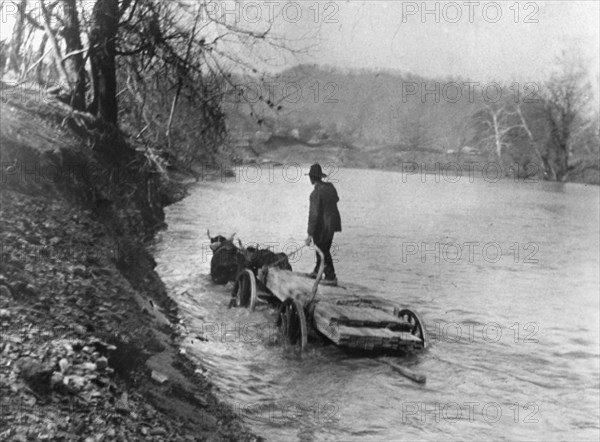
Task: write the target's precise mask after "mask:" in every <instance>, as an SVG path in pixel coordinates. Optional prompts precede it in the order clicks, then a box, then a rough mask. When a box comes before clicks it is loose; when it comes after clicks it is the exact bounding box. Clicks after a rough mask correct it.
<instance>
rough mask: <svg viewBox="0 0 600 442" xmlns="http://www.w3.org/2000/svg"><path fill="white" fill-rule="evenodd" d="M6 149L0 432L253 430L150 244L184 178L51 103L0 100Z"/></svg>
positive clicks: (0, 261)
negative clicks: (187, 330)
mask: <svg viewBox="0 0 600 442" xmlns="http://www.w3.org/2000/svg"><path fill="white" fill-rule="evenodd" d="M0 149H1V159H0V162H1V165H2V169H1V171H2V176H1V182H0V185H1V186H2V187H1V192H0V235H1V240H0V247H1V250H0V251H1V255H0V327H1V329H0V332H1V339H0V397H1V399H0V440H2V441H5V440H7V441H8V440H16V441H25V440H67V441H70V440H73V441H75V440H77V441H109V440H110V441H112V440H118V441H136V440H139V441H193V440H215V441H221V440H258V438H256V437H255V436H253V435H252V434H250V433H249V432H248V430H247V429H246V428H245V426H244V425H243V422H242V421H241V419H240V417H239V416H237V415H235V414H234V413H233V411H232V409H231V408H230V407H228V406H226V405H224V404H223V403H221V402H219V401H218V400H217V398H216V396H215V394H214V387H213V386H212V385H211V383H210V380H208V379H206V378H205V377H204V376H203V375H202V368H201V367H196V366H194V365H193V364H192V363H191V362H190V360H189V359H187V357H186V356H185V354H183V352H182V351H181V350H180V349H179V348H178V347H177V341H178V337H179V336H180V334H179V333H180V329H181V328H180V326H179V325H178V323H179V319H178V316H177V306H176V304H175V303H174V302H173V301H172V300H171V299H170V298H169V297H168V295H167V293H166V290H165V287H164V285H163V283H162V281H161V280H160V278H159V277H158V275H157V274H156V272H155V271H154V267H155V265H156V264H155V262H154V260H153V258H152V256H151V255H150V254H149V253H148V252H147V250H146V245H147V244H148V241H150V240H151V238H152V237H153V235H154V234H155V233H156V231H157V230H158V229H160V228H162V227H164V213H163V208H164V207H165V206H166V205H168V204H169V203H171V202H173V201H175V200H177V199H178V198H181V197H182V196H183V195H184V191H183V190H182V188H181V187H180V186H178V185H175V184H173V181H171V180H166V179H165V177H164V176H162V175H161V174H159V173H157V170H156V168H155V166H154V165H153V164H152V163H151V162H150V161H148V160H147V159H146V156H144V155H143V152H141V151H140V149H137V150H136V149H135V148H133V147H132V146H130V145H128V144H127V143H126V142H125V141H124V137H123V135H122V134H120V133H118V132H115V131H110V130H107V128H101V127H99V126H97V123H94V122H93V121H92V120H91V119H90V118H89V117H88V116H86V115H84V114H77V113H73V112H71V111H70V110H69V108H67V107H66V106H64V105H61V104H59V103H48V102H47V103H32V102H23V101H9V102H7V103H1V104H0Z"/></svg>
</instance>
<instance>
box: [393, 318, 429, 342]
mask: <svg viewBox="0 0 600 442" xmlns="http://www.w3.org/2000/svg"><path fill="white" fill-rule="evenodd" d="M398 317H399V318H400V319H402V320H403V321H405V322H406V323H408V324H410V334H411V335H413V336H416V337H418V338H420V339H421V342H423V348H426V347H427V345H428V344H429V339H427V331H426V327H425V321H423V320H422V319H421V317H420V316H419V314H418V313H417V312H416V311H414V310H409V309H403V310H400V311H399V312H398Z"/></svg>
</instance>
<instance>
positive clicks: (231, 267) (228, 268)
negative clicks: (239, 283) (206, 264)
mask: <svg viewBox="0 0 600 442" xmlns="http://www.w3.org/2000/svg"><path fill="white" fill-rule="evenodd" d="M206 234H207V235H208V238H209V239H210V248H211V250H212V251H213V256H212V259H211V260H210V276H211V278H212V280H213V282H214V283H215V284H221V285H222V284H227V283H228V282H229V281H235V278H236V276H237V274H238V271H239V270H240V267H241V266H243V264H244V261H245V256H244V254H243V253H241V252H240V250H239V249H238V248H237V247H236V246H235V244H234V243H233V237H234V236H235V233H234V234H233V235H231V236H230V237H229V238H225V237H224V236H222V235H218V236H215V237H214V238H212V237H211V236H210V231H209V230H207V231H206Z"/></svg>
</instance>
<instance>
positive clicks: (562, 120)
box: [541, 52, 591, 181]
mask: <svg viewBox="0 0 600 442" xmlns="http://www.w3.org/2000/svg"><path fill="white" fill-rule="evenodd" d="M557 65H558V70H557V71H556V72H555V73H554V74H553V75H552V76H551V77H550V79H549V80H548V81H547V83H546V85H545V87H544V88H543V93H542V96H541V98H542V100H543V105H544V115H545V119H546V122H547V124H548V128H549V139H548V149H549V153H550V158H551V161H552V163H553V166H554V169H555V171H556V180H558V181H564V180H566V179H567V176H568V173H569V156H570V154H571V151H572V147H573V140H574V136H575V134H576V133H577V131H578V128H579V127H581V125H582V124H585V123H584V122H583V120H584V119H585V118H584V115H585V112H586V110H587V108H586V107H587V104H588V102H589V99H590V97H589V95H590V90H591V87H590V85H589V83H588V81H587V80H586V75H587V73H586V70H585V69H584V67H583V63H582V60H581V59H579V58H578V57H577V53H576V52H564V53H563V54H562V55H561V56H560V57H559V59H558V60H557Z"/></svg>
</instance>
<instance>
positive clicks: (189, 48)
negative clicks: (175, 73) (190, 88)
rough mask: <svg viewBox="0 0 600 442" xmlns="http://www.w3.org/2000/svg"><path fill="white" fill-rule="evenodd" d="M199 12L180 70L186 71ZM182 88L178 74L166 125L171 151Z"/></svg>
mask: <svg viewBox="0 0 600 442" xmlns="http://www.w3.org/2000/svg"><path fill="white" fill-rule="evenodd" d="M200 14H201V11H200V10H198V12H197V13H196V20H195V21H194V26H193V28H192V33H191V34H190V39H189V41H188V46H187V51H186V54H185V66H183V67H182V68H181V69H188V63H189V58H190V54H191V52H192V44H193V43H194V38H195V37H196V26H197V25H198V19H199V18H200ZM182 87H183V74H182V73H180V74H179V80H178V82H177V91H176V92H175V97H173V103H172V104H171V111H170V112H169V122H168V123H167V134H166V135H167V146H168V148H169V150H171V144H172V143H171V127H172V125H173V117H174V116H175V108H176V107H177V101H179V96H180V95H181V88H182Z"/></svg>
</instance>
